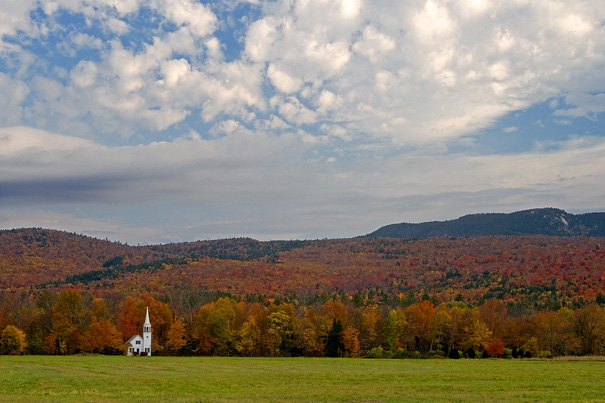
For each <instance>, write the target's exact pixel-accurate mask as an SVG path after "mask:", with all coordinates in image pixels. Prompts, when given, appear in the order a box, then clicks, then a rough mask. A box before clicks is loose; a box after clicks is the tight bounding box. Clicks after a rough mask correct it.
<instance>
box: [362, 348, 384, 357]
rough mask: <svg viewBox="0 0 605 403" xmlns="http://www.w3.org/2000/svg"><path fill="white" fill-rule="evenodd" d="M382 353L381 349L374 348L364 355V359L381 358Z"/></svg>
mask: <svg viewBox="0 0 605 403" xmlns="http://www.w3.org/2000/svg"><path fill="white" fill-rule="evenodd" d="M383 352H384V350H383V349H382V347H374V348H373V349H371V350H370V351H368V352H367V353H366V358H382V353H383Z"/></svg>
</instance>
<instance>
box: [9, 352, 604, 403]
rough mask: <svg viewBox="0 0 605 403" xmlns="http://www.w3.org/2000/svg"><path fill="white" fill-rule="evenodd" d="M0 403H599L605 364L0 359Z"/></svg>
mask: <svg viewBox="0 0 605 403" xmlns="http://www.w3.org/2000/svg"><path fill="white" fill-rule="evenodd" d="M0 401H10V402H36V401H53V402H54V401H77V402H81V401H91V402H92V401H94V402H110V401H127V402H133V401H146V402H155V401H171V402H189V401H193V402H257V401H265V402H278V401H280V402H295V401H313V402H342V401H347V402H400V401H410V402H421V401H422V402H435V401H440V402H467V401H493V402H503V401H509V402H523V401H527V402H549V401H565V402H598V401H601V402H605V362H603V361H530V360H370V359H328V358H318V359H313V358H212V357H210V358H201V357H190V358H189V357H136V358H134V357H106V356H63V357H52V356H0Z"/></svg>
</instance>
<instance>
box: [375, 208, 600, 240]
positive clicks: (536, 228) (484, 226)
mask: <svg viewBox="0 0 605 403" xmlns="http://www.w3.org/2000/svg"><path fill="white" fill-rule="evenodd" d="M490 235H550V236H593V237H603V236H605V213H588V214H577V215H575V214H570V213H567V212H565V211H563V210H560V209H555V208H541V209H532V210H523V211H517V212H514V213H510V214H502V213H488V214H470V215H465V216H463V217H460V218H458V219H455V220H450V221H431V222H425V223H419V224H409V223H401V224H391V225H386V226H384V227H382V228H379V229H378V230H376V231H374V232H372V233H370V234H368V235H366V236H365V237H367V238H377V237H392V238H403V239H418V238H428V237H438V236H455V237H477V236H490Z"/></svg>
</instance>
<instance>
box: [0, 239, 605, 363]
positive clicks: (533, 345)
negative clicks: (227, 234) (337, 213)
mask: <svg viewBox="0 0 605 403" xmlns="http://www.w3.org/2000/svg"><path fill="white" fill-rule="evenodd" d="M602 241H603V239H602V238H564V237H547V236H533V237H512V236H511V237H508V236H507V237H482V238H472V239H452V238H431V239H424V240H417V241H404V240H397V239H349V240H323V241H292V242H291V243H290V242H289V241H283V242H274V243H261V242H257V241H253V240H248V239H234V240H225V241H200V242H193V243H185V244H172V245H153V246H137V247H132V246H128V245H122V244H119V243H112V242H108V241H101V240H95V239H93V238H88V237H82V236H78V235H74V234H68V233H63V232H59V231H47V230H38V229H28V230H15V231H0V286H1V287H2V288H0V331H1V332H2V339H1V340H0V341H1V342H2V343H5V344H2V345H3V346H5V347H2V349H3V350H2V351H3V352H4V353H6V354H9V353H12V354H20V353H30V354H42V353H43V354H74V353H83V352H90V353H102V354H123V352H124V344H123V343H124V341H125V340H127V339H128V338H130V337H131V336H132V335H134V334H139V333H140V332H141V329H142V325H143V321H144V318H145V310H146V308H147V307H149V312H150V316H151V320H152V326H153V345H152V349H153V351H154V354H157V355H162V354H166V355H169V354H170V355H239V356H325V355H338V356H348V357H355V356H365V355H366V354H367V353H368V352H370V351H380V352H381V353H380V355H381V356H391V355H392V356H397V357H400V356H401V357H403V356H408V355H414V354H416V352H418V354H429V352H430V353H431V355H440V354H441V355H443V356H457V355H458V356H459V355H466V356H473V355H478V356H481V354H483V352H485V354H486V355H488V356H494V357H499V356H503V355H504V356H506V355H507V354H508V353H507V349H513V348H514V349H515V351H523V352H524V354H525V353H527V354H529V355H532V356H535V355H538V356H558V355H570V354H602V353H605V310H604V309H603V305H605V297H604V296H603V295H604V294H605V290H604V286H605V269H604V268H605V252H604V251H603V250H602V249H601V247H600V244H601V243H602ZM5 333H6V335H5ZM20 335H23V337H21V336H20ZM13 346H16V347H13ZM509 351H510V350H509ZM435 352H439V354H435Z"/></svg>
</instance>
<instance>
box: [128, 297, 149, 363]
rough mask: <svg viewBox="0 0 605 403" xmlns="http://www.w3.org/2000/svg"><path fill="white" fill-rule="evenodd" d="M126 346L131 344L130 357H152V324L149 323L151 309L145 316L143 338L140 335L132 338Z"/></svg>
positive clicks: (129, 348)
mask: <svg viewBox="0 0 605 403" xmlns="http://www.w3.org/2000/svg"><path fill="white" fill-rule="evenodd" d="M126 344H130V347H128V356H129V357H133V356H135V355H151V323H150V322H149V307H147V313H146V314H145V323H144V324H143V336H142V337H141V336H140V335H138V334H135V335H134V336H132V337H131V338H130V339H128V341H127V342H126Z"/></svg>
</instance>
